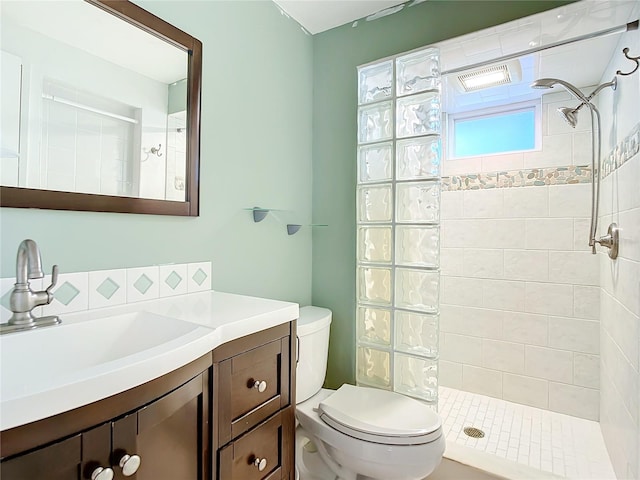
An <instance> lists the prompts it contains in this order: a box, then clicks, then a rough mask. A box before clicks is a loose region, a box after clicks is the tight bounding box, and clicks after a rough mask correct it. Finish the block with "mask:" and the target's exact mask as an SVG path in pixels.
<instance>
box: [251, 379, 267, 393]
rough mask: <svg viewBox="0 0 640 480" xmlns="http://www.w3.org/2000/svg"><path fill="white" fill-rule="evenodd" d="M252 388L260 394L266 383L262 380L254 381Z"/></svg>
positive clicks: (265, 387)
mask: <svg viewBox="0 0 640 480" xmlns="http://www.w3.org/2000/svg"><path fill="white" fill-rule="evenodd" d="M253 388H255V389H256V390H258V391H259V392H260V393H262V392H264V391H265V390H266V389H267V382H265V381H264V380H262V381H260V380H256V381H255V382H253Z"/></svg>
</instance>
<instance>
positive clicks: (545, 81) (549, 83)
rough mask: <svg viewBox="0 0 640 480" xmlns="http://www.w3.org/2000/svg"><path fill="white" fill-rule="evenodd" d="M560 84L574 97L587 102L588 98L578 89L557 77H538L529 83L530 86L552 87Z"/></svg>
mask: <svg viewBox="0 0 640 480" xmlns="http://www.w3.org/2000/svg"><path fill="white" fill-rule="evenodd" d="M556 84H557V85H561V86H562V87H564V88H565V89H566V90H567V91H568V92H569V93H571V94H572V95H573V96H574V97H576V98H577V99H578V100H580V101H581V102H584V103H589V99H588V98H587V97H585V96H584V95H583V94H582V92H581V91H580V90H578V89H577V88H576V87H574V86H573V85H571V84H570V83H569V82H565V81H564V80H560V79H558V78H540V79H538V80H536V81H535V82H533V83H532V84H531V88H553V87H554V86H555V85H556Z"/></svg>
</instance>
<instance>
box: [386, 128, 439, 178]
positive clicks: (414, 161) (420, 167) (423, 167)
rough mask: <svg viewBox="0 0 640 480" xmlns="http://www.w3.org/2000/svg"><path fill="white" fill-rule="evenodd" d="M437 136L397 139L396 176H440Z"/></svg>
mask: <svg viewBox="0 0 640 480" xmlns="http://www.w3.org/2000/svg"><path fill="white" fill-rule="evenodd" d="M440 145H441V144H440V137H439V136H428V137H419V138H410V139H409V140H399V141H398V142H397V144H396V178H397V179H398V180H419V179H423V178H425V179H426V178H438V177H439V176H440V159H441V155H442V149H441V146H440Z"/></svg>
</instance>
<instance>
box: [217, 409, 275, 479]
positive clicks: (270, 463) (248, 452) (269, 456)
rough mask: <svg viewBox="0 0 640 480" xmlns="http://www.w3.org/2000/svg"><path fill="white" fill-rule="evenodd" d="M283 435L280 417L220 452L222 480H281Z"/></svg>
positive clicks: (260, 426) (257, 428)
mask: <svg viewBox="0 0 640 480" xmlns="http://www.w3.org/2000/svg"><path fill="white" fill-rule="evenodd" d="M282 434H283V432H282V415H281V413H278V414H276V415H274V416H273V417H272V418H270V419H269V420H267V421H266V422H264V423H262V424H261V425H259V426H257V427H256V428H254V429H253V430H251V431H250V432H249V433H247V434H245V435H243V436H242V437H240V438H238V439H236V440H234V441H233V442H232V443H230V444H229V445H227V446H226V447H224V448H223V449H222V450H220V464H219V465H220V480H262V479H275V478H278V479H279V478H281V471H282V452H281V447H282ZM261 463H262V465H260V464H261ZM260 466H262V470H260V468H259V467H260Z"/></svg>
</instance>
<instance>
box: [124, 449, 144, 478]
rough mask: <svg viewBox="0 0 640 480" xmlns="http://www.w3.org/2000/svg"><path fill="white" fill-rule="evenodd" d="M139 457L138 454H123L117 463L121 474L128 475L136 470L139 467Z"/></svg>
mask: <svg viewBox="0 0 640 480" xmlns="http://www.w3.org/2000/svg"><path fill="white" fill-rule="evenodd" d="M140 462H141V460H140V457H139V456H138V455H127V454H125V455H123V456H122V458H121V459H120V461H119V462H118V465H119V466H120V468H121V469H122V475H124V476H125V477H130V476H131V475H133V474H134V473H136V472H137V471H138V468H140Z"/></svg>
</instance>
